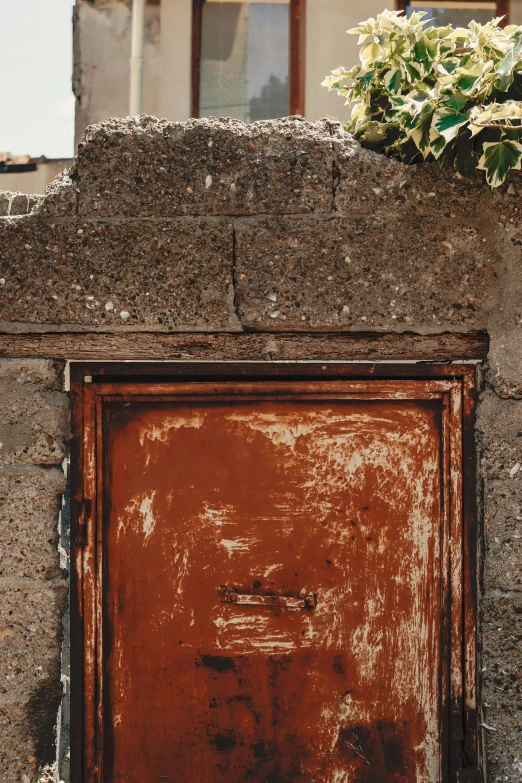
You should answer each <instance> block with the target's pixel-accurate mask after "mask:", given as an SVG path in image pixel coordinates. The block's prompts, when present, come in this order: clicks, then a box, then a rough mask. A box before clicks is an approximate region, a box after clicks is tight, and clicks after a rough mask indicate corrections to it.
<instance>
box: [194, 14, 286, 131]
mask: <svg viewBox="0 0 522 783" xmlns="http://www.w3.org/2000/svg"><path fill="white" fill-rule="evenodd" d="M289 9H290V4H289V0H288V2H286V0H283V1H282V2H281V1H277V2H274V0H272V2H265V3H255V2H242V3H234V2H215V0H211V2H208V1H207V2H206V3H204V4H203V18H202V36H201V64H200V67H201V69H200V99H199V116H200V117H234V118H235V119H238V120H243V121H245V122H253V121H255V120H268V119H273V118H276V117H285V116H286V115H288V114H289V112H290V101H289V60H290V50H289V47H290V13H289Z"/></svg>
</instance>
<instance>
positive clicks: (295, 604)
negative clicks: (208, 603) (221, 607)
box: [221, 588, 317, 609]
mask: <svg viewBox="0 0 522 783" xmlns="http://www.w3.org/2000/svg"><path fill="white" fill-rule="evenodd" d="M221 600H222V602H223V603H225V604H239V605H241V606H271V607H277V608H279V609H315V607H316V606H317V596H316V594H315V593H309V594H308V595H303V596H293V595H250V594H248V593H236V592H235V590H228V589H226V588H224V589H223V590H222V591H221Z"/></svg>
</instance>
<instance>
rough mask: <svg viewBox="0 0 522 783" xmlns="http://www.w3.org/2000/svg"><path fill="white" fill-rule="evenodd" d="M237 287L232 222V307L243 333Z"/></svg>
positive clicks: (234, 240) (233, 224) (234, 231)
mask: <svg viewBox="0 0 522 783" xmlns="http://www.w3.org/2000/svg"><path fill="white" fill-rule="evenodd" d="M238 285H239V280H238V279H237V259H236V225H235V221H232V291H233V299H232V307H233V311H234V315H235V317H236V319H237V322H238V324H239V325H240V327H241V331H244V325H243V322H242V320H241V312H240V309H239V302H238V298H237V288H238Z"/></svg>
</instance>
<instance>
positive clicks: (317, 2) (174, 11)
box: [73, 0, 389, 142]
mask: <svg viewBox="0 0 522 783" xmlns="http://www.w3.org/2000/svg"><path fill="white" fill-rule="evenodd" d="M388 5H389V4H388ZM386 7H387V4H386V2H385V1H384V0H368V2H367V3H366V4H365V6H364V10H361V6H360V5H359V4H358V3H357V2H355V0H307V11H306V36H305V37H306V52H305V55H306V73H305V114H306V117H307V118H308V119H310V120H317V119H319V118H320V117H325V116H326V115H333V116H340V117H344V118H346V117H347V116H348V115H347V109H346V108H345V107H343V105H342V102H341V101H339V98H338V97H337V95H335V94H333V93H328V91H327V90H326V89H325V88H324V87H321V82H322V81H323V79H324V77H325V76H326V74H327V73H330V71H331V70H333V69H334V68H337V67H339V66H340V65H344V66H347V67H349V66H351V65H353V64H355V63H356V62H357V61H358V47H357V36H349V35H346V30H347V29H348V28H350V27H354V26H355V25H357V24H358V23H359V22H360V21H361V19H362V18H363V17H364V18H367V17H368V16H375V15H376V14H378V13H379V12H380V11H382V10H384V9H385V8H386ZM130 27H131V7H130V3H129V2H128V1H127V0H94V2H92V0H77V2H76V6H75V11H74V42H75V43H74V74H73V88H74V92H75V95H76V101H77V103H76V132H75V137H76V142H78V141H79V140H80V138H81V136H82V134H83V132H84V131H85V128H86V127H87V126H88V125H90V124H93V123H96V122H100V121H102V120H105V119H107V118H109V117H115V116H123V115H125V114H127V112H128V108H129V79H130V67H129V58H130ZM191 56H192V0H161V4H160V5H147V6H146V17H145V47H144V58H143V62H144V66H143V68H144V71H143V111H144V112H146V113H150V114H155V115H158V116H160V117H166V118H167V119H168V120H170V121H183V120H187V119H189V117H190V116H191V100H192V86H191V73H192V70H191V68H192V66H191Z"/></svg>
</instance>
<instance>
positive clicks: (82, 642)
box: [70, 362, 479, 783]
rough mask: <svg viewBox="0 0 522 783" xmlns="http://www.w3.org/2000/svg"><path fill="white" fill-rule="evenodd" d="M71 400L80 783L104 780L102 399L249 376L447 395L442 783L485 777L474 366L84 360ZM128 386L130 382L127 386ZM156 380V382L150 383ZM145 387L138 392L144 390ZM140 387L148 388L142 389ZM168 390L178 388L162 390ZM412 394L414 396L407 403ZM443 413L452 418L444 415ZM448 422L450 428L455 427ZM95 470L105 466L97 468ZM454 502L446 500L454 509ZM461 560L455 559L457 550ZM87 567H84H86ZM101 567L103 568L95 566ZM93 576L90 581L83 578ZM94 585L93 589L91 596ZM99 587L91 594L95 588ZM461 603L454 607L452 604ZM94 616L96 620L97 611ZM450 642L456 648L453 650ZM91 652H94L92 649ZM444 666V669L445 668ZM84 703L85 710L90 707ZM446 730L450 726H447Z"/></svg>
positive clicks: (74, 369)
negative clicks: (97, 561)
mask: <svg viewBox="0 0 522 783" xmlns="http://www.w3.org/2000/svg"><path fill="white" fill-rule="evenodd" d="M70 370H71V376H70V377H71V397H72V404H73V411H72V413H73V440H72V443H71V568H72V574H71V666H72V671H71V732H72V733H71V765H72V770H71V772H72V780H74V781H76V783H82V781H83V783H97V782H98V783H101V781H100V775H101V770H100V767H99V758H100V748H101V744H100V736H98V734H99V731H98V728H97V727H98V725H101V723H100V721H102V714H101V712H100V711H99V710H97V709H96V705H97V704H98V700H99V693H100V691H99V683H97V680H96V677H93V672H94V669H93V666H95V659H94V657H93V655H92V650H93V649H94V648H93V646H92V645H93V644H94V645H98V637H97V635H96V624H97V623H99V620H100V617H98V616H97V615H96V612H94V614H93V611H92V609H93V606H94V604H93V605H92V606H90V605H89V600H87V601H85V596H86V595H87V597H89V595H90V594H91V593H92V595H94V593H95V592H96V590H97V589H98V586H97V581H96V578H95V569H94V568H93V562H94V561H93V557H95V556H96V555H95V551H96V549H97V546H98V543H97V542H98V536H97V533H96V529H95V527H96V523H95V520H96V516H97V515H98V516H99V513H100V511H99V509H98V507H97V504H93V503H91V502H90V501H86V500H85V498H86V497H87V498H92V497H98V503H101V500H100V498H101V495H100V493H99V492H98V493H97V494H94V487H95V484H96V482H98V485H99V486H101V483H100V482H101V479H100V475H99V470H100V465H101V461H100V459H101V458H100V454H101V452H100V444H101V441H100V437H99V435H96V433H99V427H100V422H101V417H100V405H101V404H102V402H103V397H104V395H106V394H107V393H109V394H112V393H114V392H116V393H117V394H118V395H121V393H122V391H123V390H124V387H127V391H130V390H131V387H134V392H135V393H137V394H141V393H148V392H147V391H146V388H147V386H149V390H148V391H150V389H151V388H152V389H153V393H154V394H156V395H160V396H161V394H163V393H164V390H163V386H164V384H165V383H168V384H172V383H173V382H174V383H176V385H177V384H183V383H191V384H193V383H194V382H202V381H207V382H208V381H211V382H213V383H218V384H220V383H222V382H227V383H228V384H230V382H238V381H243V382H245V381H247V382H250V383H254V384H259V382H265V383H266V382H267V381H268V382H273V381H277V382H279V384H280V383H281V382H282V381H283V382H285V381H286V382H290V383H294V382H295V381H300V382H301V383H303V382H304V383H306V382H307V381H318V380H319V381H322V382H329V381H340V380H343V381H356V382H359V384H360V385H365V384H369V387H368V391H370V392H372V390H373V391H375V388H376V387H377V386H382V385H383V381H384V382H385V384H386V383H392V384H393V383H394V382H396V381H401V382H402V383H403V384H404V383H406V385H408V382H412V383H410V384H409V385H411V387H412V391H411V395H412V396H411V398H412V399H416V398H417V397H416V394H417V389H416V388H414V387H416V386H417V385H418V384H419V382H422V385H423V388H424V389H425V392H426V393H427V394H428V395H433V394H441V395H443V399H444V406H445V407H444V410H445V411H447V412H448V413H447V416H449V417H450V418H449V419H448V422H447V424H446V425H444V426H445V429H444V433H445V435H444V438H445V439H446V442H447V444H449V449H450V451H448V452H447V454H448V455H449V457H448V458H445V463H446V464H447V469H446V471H447V472H446V477H447V478H449V479H450V483H451V491H450V492H449V494H448V503H449V504H450V505H451V508H452V509H453V511H451V520H452V521H451V524H450V525H449V531H450V534H451V535H450V538H449V539H448V541H452V543H451V546H450V547H449V549H448V553H449V556H450V560H451V562H448V563H447V564H446V569H445V573H446V574H447V576H448V579H449V582H448V585H451V589H449V591H447V596H446V600H447V601H448V603H446V604H445V606H446V610H445V615H444V617H445V620H444V624H443V625H444V627H443V629H442V632H443V645H444V648H445V649H446V650H448V651H449V652H450V656H449V657H445V660H446V661H447V662H448V663H449V668H448V667H447V666H446V667H445V669H444V671H445V674H444V679H443V683H444V682H445V683H447V685H446V686H444V687H445V690H444V691H443V694H445V695H444V696H443V713H444V716H445V718H444V721H443V729H444V730H443V735H442V737H441V741H442V755H443V758H445V759H446V760H447V766H446V770H445V773H444V774H443V777H442V780H443V783H449V781H450V780H453V779H456V776H458V775H459V772H460V771H461V770H465V772H464V774H465V775H466V776H467V779H469V780H471V779H473V780H475V779H477V780H478V779H479V778H478V775H479V771H478V764H479V747H478V736H477V735H478V712H477V671H476V615H477V543H478V540H479V530H478V519H477V516H478V513H477V498H476V463H475V448H474V426H475V399H476V388H477V380H478V379H477V375H476V368H475V367H474V366H470V365H459V364H446V365H429V364H423V363H415V364H401V363H395V364H386V363H383V364H371V363H368V364H350V363H337V362H335V363H332V364H328V363H327V364H323V363H320V362H315V363H314V362H303V363H296V364H286V363H282V364H278V363H262V362H258V363H248V362H244V363H243V362H228V363H222V362H172V363H170V362H166V363H160V364H151V363H150V362H132V363H128V362H78V363H74V364H72V365H71V368H70ZM129 385H130V386H129ZM151 385H152V386H151ZM140 387H141V388H140ZM142 390H143V392H142ZM165 391H166V393H167V394H168V395H170V394H171V393H172V391H171V389H166V390H165ZM409 398H410V397H408V399H409ZM445 415H446V414H445ZM450 421H451V422H452V426H451V427H449V426H448V425H449V423H450ZM97 466H98V467H97ZM448 508H449V506H448ZM451 553H453V555H455V557H456V559H455V560H452V559H451V557H452V554H451ZM86 564H87V567H86ZM96 573H97V571H96ZM85 577H86V578H87V582H86V583H84V578H85ZM86 585H87V588H88V589H87V593H86ZM93 591H94V592H93ZM453 606H455V608H453ZM95 615H96V616H95ZM448 645H449V647H448ZM86 649H87V650H88V653H89V654H87V655H85V651H86ZM446 669H447V671H446ZM86 709H87V712H86V711H85V710H86ZM444 727H445V728H444Z"/></svg>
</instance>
